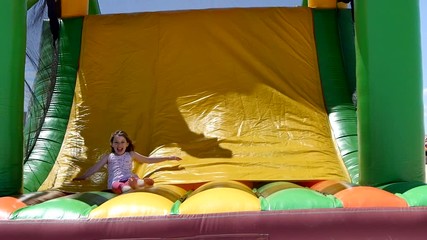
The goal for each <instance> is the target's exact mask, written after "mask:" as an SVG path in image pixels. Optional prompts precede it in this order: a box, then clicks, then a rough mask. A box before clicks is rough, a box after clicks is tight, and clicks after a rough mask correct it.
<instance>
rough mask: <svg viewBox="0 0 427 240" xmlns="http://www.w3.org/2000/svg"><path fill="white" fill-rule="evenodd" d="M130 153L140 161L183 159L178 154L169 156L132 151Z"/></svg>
mask: <svg viewBox="0 0 427 240" xmlns="http://www.w3.org/2000/svg"><path fill="white" fill-rule="evenodd" d="M130 155H131V156H132V158H133V159H136V160H137V161H138V162H140V163H158V162H163V161H168V160H181V158H180V157H177V156H169V157H147V156H144V155H142V154H140V153H138V152H134V151H132V152H130Z"/></svg>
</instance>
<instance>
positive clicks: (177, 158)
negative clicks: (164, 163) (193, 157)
mask: <svg viewBox="0 0 427 240" xmlns="http://www.w3.org/2000/svg"><path fill="white" fill-rule="evenodd" d="M167 159H168V160H182V159H181V158H180V157H177V156H170V157H167Z"/></svg>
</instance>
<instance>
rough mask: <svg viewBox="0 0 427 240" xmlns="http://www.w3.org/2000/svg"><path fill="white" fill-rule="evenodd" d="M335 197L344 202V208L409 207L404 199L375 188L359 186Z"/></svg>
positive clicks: (343, 191) (341, 192)
mask: <svg viewBox="0 0 427 240" xmlns="http://www.w3.org/2000/svg"><path fill="white" fill-rule="evenodd" d="M334 196H335V197H336V198H338V199H340V200H341V201H342V203H343V207H344V208H359V207H408V203H407V202H406V201H405V200H404V199H403V198H401V197H398V196H397V195H395V194H393V193H390V192H387V191H384V190H382V189H379V188H375V187H366V186H357V187H353V188H348V189H345V190H342V191H340V192H338V193H336V194H335V195H334Z"/></svg>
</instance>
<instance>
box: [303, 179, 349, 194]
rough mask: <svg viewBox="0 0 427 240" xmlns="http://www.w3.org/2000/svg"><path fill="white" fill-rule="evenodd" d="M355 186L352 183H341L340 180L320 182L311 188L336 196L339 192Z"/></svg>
mask: <svg viewBox="0 0 427 240" xmlns="http://www.w3.org/2000/svg"><path fill="white" fill-rule="evenodd" d="M351 187H353V185H352V184H351V183H348V182H345V181H339V180H324V181H320V182H318V183H316V184H314V185H313V186H311V187H310V188H311V189H312V190H316V191H318V192H321V193H323V194H332V195H333V194H335V193H337V192H339V191H342V190H344V189H347V188H351Z"/></svg>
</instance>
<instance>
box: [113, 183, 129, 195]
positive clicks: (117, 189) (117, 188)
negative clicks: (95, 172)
mask: <svg viewBox="0 0 427 240" xmlns="http://www.w3.org/2000/svg"><path fill="white" fill-rule="evenodd" d="M128 182H129V181H128ZM128 182H113V184H112V186H111V187H112V188H111V190H113V192H114V193H115V194H121V193H124V192H127V191H129V190H131V187H130V186H129V184H128Z"/></svg>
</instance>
